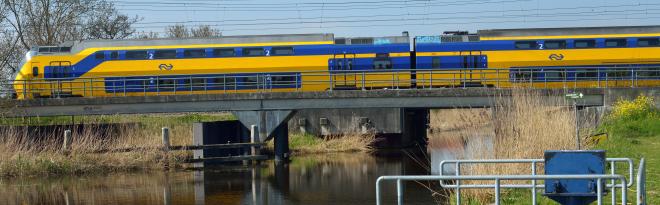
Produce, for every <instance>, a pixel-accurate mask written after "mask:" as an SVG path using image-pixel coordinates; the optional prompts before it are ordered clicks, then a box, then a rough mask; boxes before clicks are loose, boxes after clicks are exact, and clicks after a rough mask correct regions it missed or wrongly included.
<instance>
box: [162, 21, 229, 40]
mask: <svg viewBox="0 0 660 205" xmlns="http://www.w3.org/2000/svg"><path fill="white" fill-rule="evenodd" d="M165 31H166V35H167V37H169V38H190V37H194V38H207V37H220V36H222V33H220V30H218V29H214V28H213V27H211V26H209V25H200V26H197V28H191V29H188V28H186V26H185V25H183V24H176V25H172V26H168V27H167V28H166V29H165Z"/></svg>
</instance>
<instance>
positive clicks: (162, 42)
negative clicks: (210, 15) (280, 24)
mask: <svg viewBox="0 0 660 205" xmlns="http://www.w3.org/2000/svg"><path fill="white" fill-rule="evenodd" d="M332 41H334V35H333V34H330V33H326V34H284V35H241V36H220V37H210V38H157V39H122V40H109V39H95V40H83V41H69V42H64V43H62V44H60V45H59V46H60V47H71V52H78V51H81V50H84V49H86V48H97V47H129V46H170V45H203V44H252V43H277V42H332Z"/></svg>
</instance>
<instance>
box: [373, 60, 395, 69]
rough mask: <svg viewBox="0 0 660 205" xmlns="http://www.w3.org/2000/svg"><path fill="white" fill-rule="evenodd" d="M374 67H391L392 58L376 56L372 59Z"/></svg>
mask: <svg viewBox="0 0 660 205" xmlns="http://www.w3.org/2000/svg"><path fill="white" fill-rule="evenodd" d="M373 68H374V69H379V70H381V69H392V60H390V59H389V58H380V59H379V58H376V59H374V65H373Z"/></svg>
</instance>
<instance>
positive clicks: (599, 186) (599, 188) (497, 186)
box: [376, 174, 628, 205]
mask: <svg viewBox="0 0 660 205" xmlns="http://www.w3.org/2000/svg"><path fill="white" fill-rule="evenodd" d="M551 179H556V180H558V179H591V180H595V181H596V194H597V201H598V204H599V205H602V204H603V194H604V190H603V180H617V181H620V185H621V186H625V185H626V178H625V177H624V176H622V175H607V174H596V175H471V176H432V175H419V176H381V177H378V180H376V204H377V205H381V204H382V203H381V191H380V184H381V182H383V181H392V180H395V181H396V183H397V202H398V204H399V205H402V204H403V187H404V186H403V181H437V180H461V181H469V180H476V181H483V180H491V181H494V182H495V183H494V185H493V186H491V187H487V188H493V189H494V190H495V202H494V203H495V204H496V205H499V204H500V201H501V191H500V190H501V188H505V187H502V186H501V181H503V180H551ZM456 197H460V195H458V194H456ZM627 201H628V198H627V189H621V202H622V204H626V202H627Z"/></svg>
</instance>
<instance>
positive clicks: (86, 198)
mask: <svg viewBox="0 0 660 205" xmlns="http://www.w3.org/2000/svg"><path fill="white" fill-rule="evenodd" d="M416 158H417V159H418V160H413V159H411V158H410V157H409V156H408V155H407V154H405V153H404V152H403V151H396V152H394V153H388V154H366V153H350V154H323V155H312V156H300V157H294V158H293V160H292V162H290V163H288V164H282V165H277V166H276V165H275V163H274V162H273V161H265V162H262V164H261V165H260V166H256V167H231V168H227V167H226V168H215V169H206V170H203V171H201V170H200V171H193V170H190V171H173V172H148V173H119V174H109V175H103V176H80V177H58V178H48V179H44V178H37V179H10V180H8V179H4V180H0V204H165V205H166V204H274V205H278V204H375V200H376V199H375V196H376V193H375V184H376V179H377V178H378V177H379V176H382V175H417V174H430V170H429V169H428V161H429V160H428V159H425V158H424V157H416ZM420 161H421V163H420ZM425 167H426V168H425ZM405 186H406V190H405V192H404V195H405V199H406V200H405V203H406V204H435V203H436V201H435V200H434V198H433V197H432V193H431V192H430V191H429V190H428V189H427V188H424V187H423V186H420V185H418V184H416V183H415V182H410V183H407V184H406V185H405ZM432 187H434V188H435V189H437V186H432ZM382 190H383V196H384V199H385V202H387V203H386V204H395V198H396V190H395V184H394V183H393V182H392V183H385V184H384V186H383V187H382Z"/></svg>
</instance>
